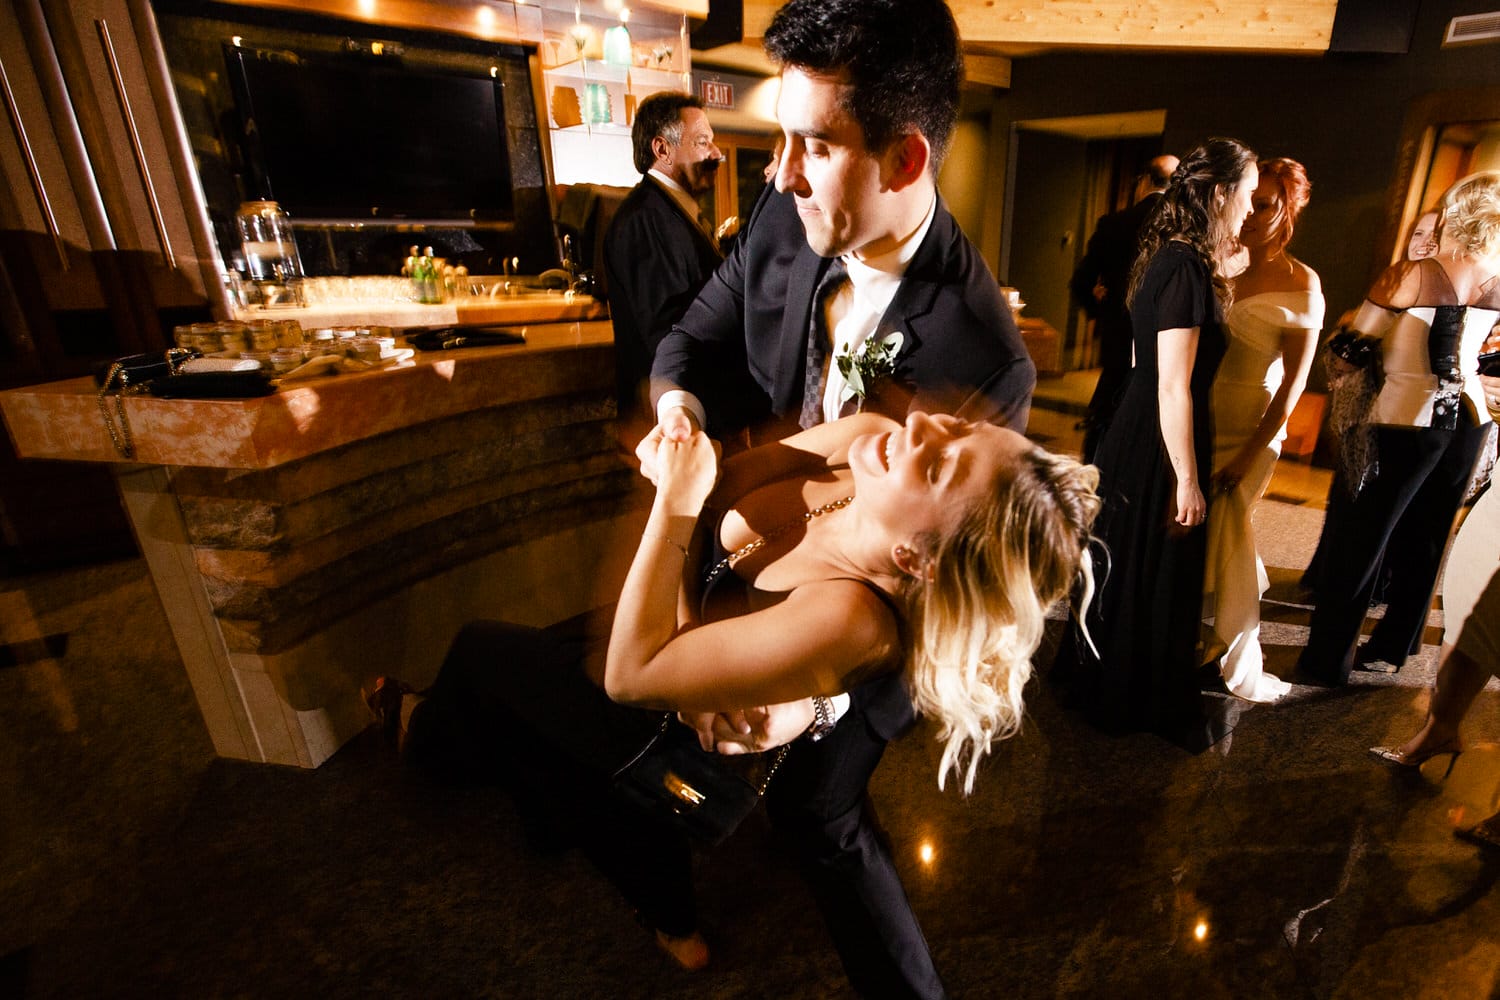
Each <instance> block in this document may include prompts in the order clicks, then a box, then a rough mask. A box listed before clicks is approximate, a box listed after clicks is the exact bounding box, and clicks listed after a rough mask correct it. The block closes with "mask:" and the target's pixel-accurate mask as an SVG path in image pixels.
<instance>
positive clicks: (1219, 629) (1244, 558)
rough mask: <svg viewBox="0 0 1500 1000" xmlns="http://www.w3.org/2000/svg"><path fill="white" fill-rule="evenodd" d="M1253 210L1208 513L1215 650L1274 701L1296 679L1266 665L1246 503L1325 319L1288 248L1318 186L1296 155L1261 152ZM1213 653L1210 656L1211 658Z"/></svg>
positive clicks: (1267, 472)
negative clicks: (1264, 157) (1263, 154)
mask: <svg viewBox="0 0 1500 1000" xmlns="http://www.w3.org/2000/svg"><path fill="white" fill-rule="evenodd" d="M1259 166H1260V183H1259V185H1258V186H1257V187H1256V189H1255V195H1254V197H1253V199H1252V200H1251V206H1252V211H1251V214H1250V217H1249V218H1248V219H1246V220H1245V224H1244V226H1242V227H1241V228H1240V244H1241V245H1242V246H1243V248H1244V250H1245V251H1246V252H1247V253H1248V254H1249V265H1248V266H1247V267H1246V268H1245V270H1244V271H1242V272H1240V274H1239V275H1238V276H1237V277H1236V278H1235V279H1234V283H1233V287H1234V300H1233V304H1232V305H1231V306H1230V307H1229V309H1228V311H1227V312H1226V313H1225V315H1224V325H1225V328H1226V329H1227V331H1228V334H1229V347H1228V349H1227V351H1226V352H1225V354H1224V360H1223V362H1222V363H1221V364H1220V365H1219V371H1218V375H1217V376H1216V377H1215V380H1214V388H1213V400H1212V404H1211V405H1212V412H1213V418H1214V457H1213V467H1214V474H1213V479H1212V487H1213V491H1212V494H1211V501H1210V507H1209V512H1208V565H1207V571H1206V573H1205V575H1204V592H1205V594H1206V596H1207V601H1206V604H1207V606H1208V607H1210V608H1212V612H1213V616H1214V633H1215V634H1216V637H1217V640H1218V641H1217V642H1212V641H1211V645H1212V648H1211V649H1210V650H1209V655H1210V656H1212V657H1214V658H1215V659H1217V661H1218V667H1219V675H1220V676H1221V677H1222V678H1223V680H1224V685H1225V687H1227V688H1228V689H1229V690H1230V691H1231V692H1233V693H1234V694H1236V695H1238V696H1239V697H1241V698H1244V699H1247V700H1249V701H1261V702H1264V701H1275V700H1276V699H1277V698H1280V697H1281V696H1282V695H1283V694H1285V693H1286V692H1287V691H1288V689H1289V688H1290V685H1289V684H1287V683H1286V682H1285V681H1283V680H1280V679H1279V678H1277V677H1275V676H1273V675H1271V674H1268V673H1266V672H1265V671H1264V669H1263V666H1264V660H1263V657H1262V653H1261V647H1260V597H1261V594H1263V593H1264V592H1265V589H1266V582H1267V581H1266V571H1265V566H1264V565H1263V564H1262V563H1261V560H1260V556H1259V555H1258V554H1257V553H1256V550H1255V533H1254V529H1253V528H1252V526H1251V521H1250V512H1251V510H1252V508H1253V507H1254V506H1255V504H1256V502H1257V501H1259V500H1260V498H1261V496H1262V494H1264V493H1265V491H1266V486H1267V485H1268V484H1269V483H1270V481H1271V472H1272V470H1273V469H1274V467H1275V465H1276V459H1277V457H1278V456H1279V455H1280V453H1281V441H1282V439H1283V438H1285V437H1286V422H1287V417H1289V416H1290V415H1291V412H1292V408H1293V407H1294V406H1296V405H1297V400H1298V398H1299V397H1300V396H1301V395H1302V390H1303V388H1304V387H1305V386H1306V385H1307V376H1308V372H1309V371H1310V370H1311V368H1312V361H1313V356H1314V355H1315V354H1316V353H1317V341H1318V333H1319V331H1320V330H1321V329H1322V328H1323V292H1322V289H1321V286H1320V284H1319V281H1318V275H1317V273H1316V272H1315V271H1313V269H1312V268H1310V267H1308V266H1307V265H1306V264H1304V263H1302V262H1301V261H1300V260H1297V259H1296V258H1295V257H1293V256H1292V255H1291V254H1290V253H1289V252H1288V251H1287V244H1288V243H1290V242H1291V239H1292V231H1293V229H1294V228H1295V226H1296V223H1297V218H1298V217H1299V216H1300V215H1301V214H1302V210H1303V209H1304V208H1305V207H1306V206H1307V199H1308V194H1309V192H1310V191H1311V190H1312V185H1311V184H1310V183H1309V182H1308V179H1307V171H1306V170H1305V169H1304V168H1303V166H1302V164H1300V163H1298V162H1297V161H1296V160H1289V159H1285V158H1277V159H1273V160H1262V161H1261V162H1260V164H1259ZM1205 659H1207V657H1205Z"/></svg>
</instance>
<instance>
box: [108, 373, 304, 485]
mask: <svg viewBox="0 0 1500 1000" xmlns="http://www.w3.org/2000/svg"><path fill="white" fill-rule="evenodd" d="M193 362H197V363H199V364H206V365H208V367H209V368H210V369H212V368H215V367H218V366H219V364H222V363H219V364H215V363H214V362H215V359H204V358H203V356H202V355H201V354H199V353H198V352H197V351H194V350H189V349H187V348H181V347H174V348H172V349H170V350H168V351H165V352H163V353H161V354H131V355H127V356H126V357H123V358H116V359H115V360H114V361H113V362H111V363H110V365H109V367H108V368H105V369H102V370H101V371H100V372H96V373H95V376H94V379H95V381H97V382H98V383H99V394H98V402H99V412H100V414H102V415H103V417H104V427H105V430H107V431H109V439H110V441H111V442H112V443H113V444H114V446H115V451H116V452H118V453H119V455H120V457H121V458H124V459H133V458H135V437H134V435H133V434H132V433H131V431H130V420H129V419H128V418H127V417H126V416H125V399H124V397H125V396H127V395H138V394H140V393H150V394H151V395H153V396H158V397H160V398H162V399H244V398H247V397H252V396H266V395H269V394H270V393H273V392H275V391H276V388H275V386H273V385H271V380H270V379H269V378H268V377H267V376H266V374H265V373H264V372H262V371H259V370H256V371H218V370H208V371H192V370H191V367H192V363H193ZM111 399H113V400H114V405H113V407H111V406H110V402H109V401H110V400H111Z"/></svg>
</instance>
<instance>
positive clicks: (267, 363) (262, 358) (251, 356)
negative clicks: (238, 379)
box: [240, 351, 271, 368]
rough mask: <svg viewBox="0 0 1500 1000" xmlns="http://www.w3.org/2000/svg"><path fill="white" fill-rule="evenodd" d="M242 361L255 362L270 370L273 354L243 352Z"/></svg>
mask: <svg viewBox="0 0 1500 1000" xmlns="http://www.w3.org/2000/svg"><path fill="white" fill-rule="evenodd" d="M240 360H241V361H254V362H255V363H256V364H258V365H260V366H261V367H262V368H270V367H271V352H270V351H241V352H240Z"/></svg>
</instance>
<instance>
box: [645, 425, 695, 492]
mask: <svg viewBox="0 0 1500 1000" xmlns="http://www.w3.org/2000/svg"><path fill="white" fill-rule="evenodd" d="M698 429H699V428H698V418H697V417H695V416H693V411H692V410H689V409H688V408H687V407H685V406H674V407H672V408H671V409H670V410H668V411H667V412H666V414H664V415H663V416H662V418H661V422H660V423H659V424H657V425H656V426H655V427H653V428H651V431H650V432H649V433H648V434H647V435H646V436H645V437H643V438H641V443H640V444H638V445H636V446H635V457H636V461H638V462H640V463H641V475H643V476H645V477H646V478H647V479H649V480H651V482H652V483H655V482H656V477H657V475H658V471H659V470H658V469H657V465H656V453H657V451H658V450H659V449H660V448H661V443H662V442H663V441H686V440H687V439H688V438H690V437H692V436H693V432H694V431H696V430H698Z"/></svg>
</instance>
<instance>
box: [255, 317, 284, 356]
mask: <svg viewBox="0 0 1500 1000" xmlns="http://www.w3.org/2000/svg"><path fill="white" fill-rule="evenodd" d="M278 325H279V324H278ZM276 341H277V336H276V325H273V324H270V323H256V324H254V325H252V326H251V327H250V350H252V351H274V350H275V349H276V347H277V342H276Z"/></svg>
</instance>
